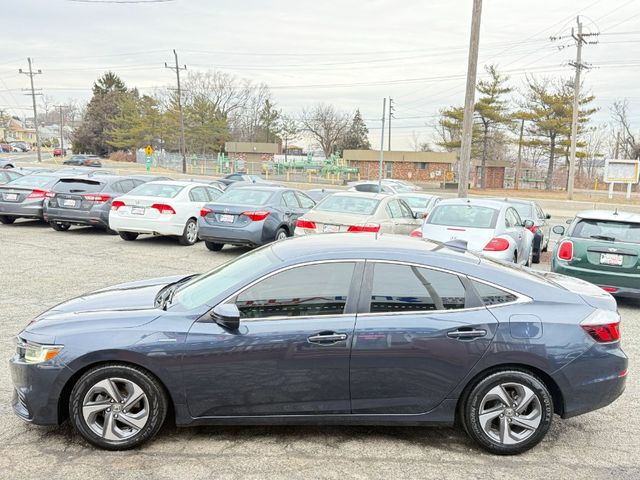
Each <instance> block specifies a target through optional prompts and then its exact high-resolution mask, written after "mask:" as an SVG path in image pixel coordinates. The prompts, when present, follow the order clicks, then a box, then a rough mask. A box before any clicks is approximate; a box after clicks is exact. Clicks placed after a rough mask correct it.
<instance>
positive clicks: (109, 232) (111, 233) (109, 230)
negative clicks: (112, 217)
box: [104, 227, 118, 235]
mask: <svg viewBox="0 0 640 480" xmlns="http://www.w3.org/2000/svg"><path fill="white" fill-rule="evenodd" d="M104 231H105V232H107V233H108V234H109V235H118V232H116V231H115V230H111V229H110V228H109V227H105V228H104Z"/></svg>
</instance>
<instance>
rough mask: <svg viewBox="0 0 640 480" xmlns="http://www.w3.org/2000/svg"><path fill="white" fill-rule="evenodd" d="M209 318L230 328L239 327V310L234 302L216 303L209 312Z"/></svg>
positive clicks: (235, 328)
mask: <svg viewBox="0 0 640 480" xmlns="http://www.w3.org/2000/svg"><path fill="white" fill-rule="evenodd" d="M211 318H213V319H214V320H215V322H216V323H217V324H218V325H220V326H222V327H225V328H228V329H230V330H237V329H238V328H240V310H238V306H237V305H236V304H235V303H223V304H221V305H216V306H215V307H214V309H213V310H212V312H211Z"/></svg>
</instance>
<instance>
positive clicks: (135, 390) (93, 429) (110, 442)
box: [69, 364, 167, 450]
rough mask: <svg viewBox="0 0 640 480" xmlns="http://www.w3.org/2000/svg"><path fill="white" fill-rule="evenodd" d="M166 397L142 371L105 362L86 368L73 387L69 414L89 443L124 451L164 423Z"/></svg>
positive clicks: (156, 430)
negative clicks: (104, 363) (87, 369)
mask: <svg viewBox="0 0 640 480" xmlns="http://www.w3.org/2000/svg"><path fill="white" fill-rule="evenodd" d="M166 414H167V398H166V395H165V393H164V389H163V387H162V385H160V383H159V382H158V380H157V379H155V378H154V377H153V376H152V375H150V374H149V373H147V372H146V371H144V370H142V369H140V368H137V367H133V366H128V365H118V364H107V365H102V366H99V367H96V368H93V369H91V370H89V371H88V372H87V373H85V374H84V375H83V376H82V377H80V379H79V380H78V382H77V383H76V384H75V386H74V387H73V390H72V391H71V396H70V399H69V417H70V419H71V423H72V425H73V427H74V428H75V429H76V431H77V432H78V433H79V434H80V435H82V437H83V438H84V439H85V440H87V441H88V442H89V443H91V444H93V445H95V446H97V447H100V448H104V449H107V450H126V449H129V448H134V447H137V446H138V445H141V444H142V443H144V442H146V441H147V440H149V439H151V438H152V437H153V436H154V435H155V434H156V433H158V430H160V427H162V424H163V422H164V419H165V416H166Z"/></svg>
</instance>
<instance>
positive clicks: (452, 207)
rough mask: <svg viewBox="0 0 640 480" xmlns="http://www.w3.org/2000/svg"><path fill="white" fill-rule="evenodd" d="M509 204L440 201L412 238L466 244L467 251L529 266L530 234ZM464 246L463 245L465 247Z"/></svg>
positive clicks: (528, 224) (413, 233)
mask: <svg viewBox="0 0 640 480" xmlns="http://www.w3.org/2000/svg"><path fill="white" fill-rule="evenodd" d="M531 225H533V222H531V221H530V220H526V221H523V220H522V219H521V218H520V215H519V214H518V212H517V211H516V209H515V208H513V207H512V206H511V205H509V204H508V203H505V202H498V201H494V200H481V199H450V200H442V201H441V202H440V203H438V205H436V206H435V207H434V209H433V210H432V211H431V213H430V214H429V216H428V217H427V218H426V220H425V221H424V223H423V224H422V231H421V232H420V231H419V230H418V231H414V232H412V233H411V236H417V237H420V236H421V237H422V238H426V239H429V240H436V241H439V242H452V241H455V240H458V241H460V242H464V243H466V248H467V249H468V250H471V251H473V252H477V253H482V254H483V255H486V256H488V257H492V258H495V259H497V260H502V261H505V262H513V263H519V264H522V265H527V266H529V265H530V264H531V257H532V254H533V233H531V231H529V230H528V227H530V226H531ZM464 243H463V244H464Z"/></svg>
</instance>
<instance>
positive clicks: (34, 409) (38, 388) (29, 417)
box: [9, 355, 71, 425]
mask: <svg viewBox="0 0 640 480" xmlns="http://www.w3.org/2000/svg"><path fill="white" fill-rule="evenodd" d="M9 369H10V371H11V380H12V381H13V387H14V388H13V395H12V398H11V406H12V407H13V411H14V413H15V414H16V415H17V416H18V417H20V418H21V419H22V420H24V421H27V422H30V423H33V424H36V425H58V424H59V423H60V421H61V416H60V415H59V411H58V405H59V400H60V394H61V393H62V388H63V387H64V384H65V382H66V380H67V379H68V378H70V376H71V372H70V370H69V369H68V368H67V367H65V366H62V365H59V364H58V365H52V364H50V363H42V364H28V363H25V362H24V361H22V360H20V358H18V356H17V355H16V356H14V357H13V358H12V359H11V360H10V361H9Z"/></svg>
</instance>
